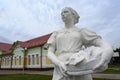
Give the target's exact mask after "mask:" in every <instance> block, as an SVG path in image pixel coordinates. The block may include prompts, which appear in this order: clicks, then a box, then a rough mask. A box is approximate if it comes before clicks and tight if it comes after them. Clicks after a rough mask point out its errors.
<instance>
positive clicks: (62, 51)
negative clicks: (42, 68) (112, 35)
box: [47, 7, 113, 80]
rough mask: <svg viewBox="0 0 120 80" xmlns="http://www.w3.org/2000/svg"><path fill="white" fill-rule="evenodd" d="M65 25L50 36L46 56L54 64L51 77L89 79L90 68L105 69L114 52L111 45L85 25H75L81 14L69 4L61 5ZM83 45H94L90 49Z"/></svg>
mask: <svg viewBox="0 0 120 80" xmlns="http://www.w3.org/2000/svg"><path fill="white" fill-rule="evenodd" d="M61 18H62V20H63V22H64V28H63V29H61V30H59V31H55V32H53V34H52V35H51V37H50V38H49V40H48V42H47V44H48V46H49V47H48V55H47V56H48V58H49V59H50V60H51V61H52V63H53V64H54V73H53V79H52V80H92V76H91V74H92V73H93V72H100V71H103V70H105V69H107V65H108V63H109V61H110V59H111V57H112V55H113V50H112V47H111V45H110V44H109V43H107V42H105V41H104V40H103V39H102V38H101V36H99V35H97V34H96V33H95V32H93V31H90V30H88V29H86V28H81V29H79V28H77V27H76V26H75V24H76V23H78V22H79V18H80V16H79V15H78V13H77V12H76V11H75V10H74V9H72V8H70V7H65V8H63V9H62V12H61ZM82 46H86V47H89V46H95V48H94V49H92V50H91V52H86V51H84V50H82V49H81V48H82Z"/></svg>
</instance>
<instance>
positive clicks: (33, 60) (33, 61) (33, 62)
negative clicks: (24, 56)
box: [32, 55, 35, 65]
mask: <svg viewBox="0 0 120 80" xmlns="http://www.w3.org/2000/svg"><path fill="white" fill-rule="evenodd" d="M32 64H33V65H34V64H35V59H34V55H32Z"/></svg>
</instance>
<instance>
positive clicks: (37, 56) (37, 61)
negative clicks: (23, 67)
mask: <svg viewBox="0 0 120 80" xmlns="http://www.w3.org/2000/svg"><path fill="white" fill-rule="evenodd" d="M36 64H39V55H38V54H36Z"/></svg>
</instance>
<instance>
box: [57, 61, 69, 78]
mask: <svg viewBox="0 0 120 80" xmlns="http://www.w3.org/2000/svg"><path fill="white" fill-rule="evenodd" d="M58 67H59V69H60V71H61V73H62V74H63V76H65V77H67V76H68V74H67V73H66V72H67V69H66V65H65V64H64V63H63V62H59V64H58Z"/></svg>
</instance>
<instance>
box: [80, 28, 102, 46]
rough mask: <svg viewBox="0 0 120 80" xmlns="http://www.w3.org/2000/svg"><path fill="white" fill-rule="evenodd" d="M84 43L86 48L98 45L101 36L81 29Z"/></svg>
mask: <svg viewBox="0 0 120 80" xmlns="http://www.w3.org/2000/svg"><path fill="white" fill-rule="evenodd" d="M81 34H82V42H83V45H85V46H92V45H94V46H95V45H96V41H97V40H99V39H101V36H99V35H97V34H96V33H95V32H92V31H90V30H88V29H86V28H83V29H81Z"/></svg>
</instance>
